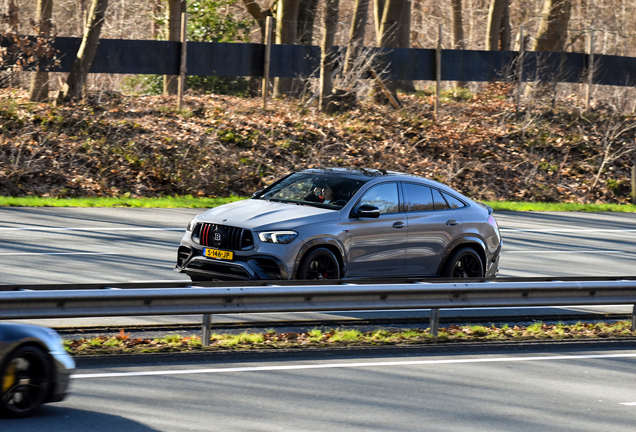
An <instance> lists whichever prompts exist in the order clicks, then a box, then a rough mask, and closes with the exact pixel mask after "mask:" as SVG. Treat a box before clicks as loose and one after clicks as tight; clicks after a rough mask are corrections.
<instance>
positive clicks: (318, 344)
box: [64, 321, 636, 356]
mask: <svg viewBox="0 0 636 432" xmlns="http://www.w3.org/2000/svg"><path fill="white" fill-rule="evenodd" d="M635 336H636V332H632V331H631V321H618V322H614V323H599V322H597V323H583V322H578V323H576V324H563V323H558V324H545V323H543V322H540V321H537V322H535V323H533V324H531V325H528V326H523V325H513V326H510V325H508V324H505V325H503V326H501V327H497V326H496V325H494V324H493V325H489V326H484V325H471V324H466V325H452V326H449V327H442V328H440V329H439V332H438V336H437V337H433V336H432V335H431V333H430V329H428V328H425V329H419V328H416V329H394V328H390V329H382V328H380V329H376V330H371V331H361V330H359V329H352V328H348V329H342V328H338V329H327V330H325V329H317V328H316V329H313V330H310V331H307V332H297V333H296V332H287V333H278V332H277V331H275V330H273V329H269V330H266V331H265V332H263V333H246V332H243V333H239V334H230V333H228V334H213V335H212V337H211V341H210V346H209V347H204V346H203V344H202V343H201V337H200V336H198V335H192V336H181V335H176V334H175V335H168V336H165V337H163V338H156V339H142V338H137V339H136V338H131V337H130V335H129V334H127V333H125V331H124V330H123V329H122V330H120V331H119V334H117V335H113V336H100V337H96V338H92V339H87V338H80V339H74V340H66V341H64V346H65V348H66V350H67V351H68V352H69V353H70V354H71V355H74V356H82V355H102V354H143V353H159V352H193V351H214V350H224V351H227V350H268V349H281V348H304V347H313V348H329V347H347V346H352V347H353V346H355V347H360V346H388V345H416V344H432V343H449V342H465V341H468V342H475V341H528V340H564V339H593V338H604V339H608V338H614V339H616V338H633V337H635Z"/></svg>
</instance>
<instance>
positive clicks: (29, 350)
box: [0, 346, 53, 418]
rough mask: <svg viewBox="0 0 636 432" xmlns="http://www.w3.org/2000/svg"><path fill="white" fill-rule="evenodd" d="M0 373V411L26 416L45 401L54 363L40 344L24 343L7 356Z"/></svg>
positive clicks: (0, 412)
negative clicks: (30, 344) (37, 345)
mask: <svg viewBox="0 0 636 432" xmlns="http://www.w3.org/2000/svg"><path fill="white" fill-rule="evenodd" d="M0 377H1V379H0V384H1V385H2V387H1V388H0V390H1V393H0V395H1V396H2V397H1V398H0V414H2V415H4V416H6V417H13V418H22V417H27V416H29V415H31V414H32V413H33V412H34V411H35V410H36V409H37V408H38V407H39V406H40V405H41V404H42V403H44V402H45V401H46V399H47V397H48V395H49V392H50V390H51V386H52V377H53V366H52V363H51V359H50V358H49V356H48V355H47V354H46V353H45V352H44V351H42V350H41V349H40V348H38V347H35V346H23V347H20V348H18V349H17V350H15V351H14V352H13V353H11V354H10V355H8V356H7V358H6V359H5V361H4V363H3V364H2V368H1V369H0Z"/></svg>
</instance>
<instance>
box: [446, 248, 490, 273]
mask: <svg viewBox="0 0 636 432" xmlns="http://www.w3.org/2000/svg"><path fill="white" fill-rule="evenodd" d="M442 276H444V277H450V278H483V277H484V264H483V263H482V261H481V257H480V256H479V254H478V253H477V252H475V250H474V249H471V248H469V247H463V248H461V249H457V250H456V251H455V252H453V254H452V255H451V256H450V258H449V259H448V261H446V265H445V266H444V274H443V275H442Z"/></svg>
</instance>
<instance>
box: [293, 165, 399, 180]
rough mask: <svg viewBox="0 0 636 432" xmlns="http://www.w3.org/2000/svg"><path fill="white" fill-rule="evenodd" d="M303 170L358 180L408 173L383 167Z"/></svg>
mask: <svg viewBox="0 0 636 432" xmlns="http://www.w3.org/2000/svg"><path fill="white" fill-rule="evenodd" d="M301 172H306V173H312V174H325V175H334V176H338V177H346V178H351V179H356V180H363V181H368V180H371V179H373V178H378V177H387V176H396V175H406V176H408V175H409V174H404V173H399V172H395V171H386V170H381V169H371V168H309V169H305V170H302V171H301Z"/></svg>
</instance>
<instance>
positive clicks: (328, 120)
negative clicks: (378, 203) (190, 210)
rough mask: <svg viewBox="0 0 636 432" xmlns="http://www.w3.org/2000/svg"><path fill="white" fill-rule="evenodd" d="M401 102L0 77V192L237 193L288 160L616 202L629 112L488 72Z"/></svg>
mask: <svg viewBox="0 0 636 432" xmlns="http://www.w3.org/2000/svg"><path fill="white" fill-rule="evenodd" d="M402 102H403V105H404V107H403V109H401V110H399V111H398V110H394V109H393V108H391V107H383V106H378V105H373V104H371V103H366V102H364V103H361V104H359V106H358V107H357V108H356V109H354V110H352V111H348V112H345V113H341V114H335V115H323V114H320V113H318V112H316V111H315V110H314V109H313V107H310V108H309V109H304V108H302V106H300V105H299V104H298V102H289V101H271V102H270V104H269V105H268V108H267V110H262V109H260V103H261V102H260V99H243V98H238V97H228V96H188V97H186V109H185V110H183V111H181V112H177V111H176V109H175V108H174V106H175V100H174V98H167V97H161V96H147V97H135V96H130V97H129V96H121V95H117V94H111V95H101V96H99V95H97V96H95V97H92V98H91V99H90V100H89V101H86V102H82V103H79V104H75V105H71V106H66V107H53V106H52V105H49V104H32V103H29V102H27V100H26V94H25V92H21V91H17V90H10V89H4V90H1V91H0V195H9V196H21V195H45V196H59V197H71V196H72V197H79V196H121V195H126V194H130V195H131V196H158V195H174V194H179V195H186V194H192V195H194V196H227V195H229V194H231V193H233V194H239V195H249V194H251V193H252V192H253V191H255V190H257V189H261V188H262V187H263V186H264V185H266V184H268V183H269V182H270V181H272V180H273V179H275V178H277V177H280V176H282V175H284V174H286V173H288V172H290V171H292V170H296V169H302V168H307V167H317V166H355V167H372V168H384V169H387V170H397V171H403V172H408V173H412V174H417V175H422V176H426V177H428V178H432V179H435V180H438V181H441V182H443V183H446V184H448V185H450V186H452V187H454V188H456V189H458V190H460V191H462V192H463V193H465V194H467V195H468V196H471V197H473V198H475V199H480V200H523V201H548V202H551V201H552V202H554V201H565V202H626V201H627V200H628V198H629V186H630V184H629V179H630V170H631V165H632V158H633V154H634V149H635V144H634V143H635V141H634V139H635V137H636V117H634V116H633V115H629V116H626V115H621V114H617V113H612V112H610V111H609V110H606V109H596V110H594V111H592V112H590V113H581V111H580V110H578V109H575V108H571V107H566V106H562V107H559V106H557V107H554V108H552V107H542V106H534V107H526V108H525V110H524V111H523V112H522V113H520V115H519V116H515V109H514V108H515V107H514V105H513V103H512V99H511V94H510V87H509V86H506V85H501V84H500V85H491V86H489V87H488V88H487V89H486V91H484V92H482V93H480V94H477V95H475V96H473V97H472V99H470V100H465V101H447V102H445V103H444V104H443V105H442V110H441V115H440V118H439V119H438V120H437V121H435V120H434V119H433V117H432V111H431V105H430V102H431V99H430V97H429V96H426V95H421V96H420V95H412V96H403V97H402Z"/></svg>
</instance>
